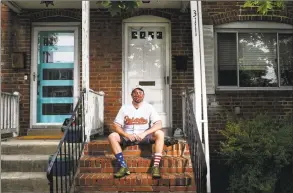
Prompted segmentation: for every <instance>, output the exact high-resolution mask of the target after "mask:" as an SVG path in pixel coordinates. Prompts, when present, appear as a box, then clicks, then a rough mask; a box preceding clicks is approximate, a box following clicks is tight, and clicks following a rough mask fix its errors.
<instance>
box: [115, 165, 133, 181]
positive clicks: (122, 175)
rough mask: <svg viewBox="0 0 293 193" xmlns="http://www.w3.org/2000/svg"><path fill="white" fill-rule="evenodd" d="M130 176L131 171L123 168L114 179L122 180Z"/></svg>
mask: <svg viewBox="0 0 293 193" xmlns="http://www.w3.org/2000/svg"><path fill="white" fill-rule="evenodd" d="M129 174H130V171H129V169H128V168H124V167H121V168H120V170H119V171H118V172H117V173H115V174H114V177H115V178H122V177H124V176H126V175H129Z"/></svg>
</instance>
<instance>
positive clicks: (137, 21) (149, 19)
mask: <svg viewBox="0 0 293 193" xmlns="http://www.w3.org/2000/svg"><path fill="white" fill-rule="evenodd" d="M131 26H133V27H137V26H144V27H163V28H165V32H166V42H165V46H166V50H165V51H166V58H165V61H166V66H165V74H164V76H165V77H167V76H169V84H166V85H165V88H166V99H167V100H168V103H166V104H167V109H166V113H167V119H168V123H166V124H167V125H168V128H172V125H173V124H172V123H173V121H172V90H171V85H172V65H171V61H172V60H171V55H172V54H171V22H170V21H169V20H168V19H165V18H162V17H157V16H150V15H145V16H136V17H132V18H129V19H125V20H123V25H122V34H123V35H122V103H123V104H125V103H126V98H127V97H129V95H130V93H127V86H128V82H127V76H128V74H127V53H128V46H127V42H128V28H129V27H131Z"/></svg>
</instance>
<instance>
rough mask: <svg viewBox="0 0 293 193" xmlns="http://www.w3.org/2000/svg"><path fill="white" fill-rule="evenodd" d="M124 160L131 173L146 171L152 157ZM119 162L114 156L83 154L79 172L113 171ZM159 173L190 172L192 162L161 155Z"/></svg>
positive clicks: (117, 167)
mask: <svg viewBox="0 0 293 193" xmlns="http://www.w3.org/2000/svg"><path fill="white" fill-rule="evenodd" d="M125 161H126V163H127V165H128V167H129V170H130V172H132V173H148V172H150V167H151V164H152V158H151V157H149V158H142V157H137V158H135V159H133V157H125ZM118 169H119V164H118V162H117V161H116V158H115V157H114V156H111V157H93V156H83V157H82V158H81V159H80V173H113V172H116V171H118ZM160 170H161V173H176V172H178V173H182V172H192V164H191V160H190V159H189V158H184V157H168V156H163V157H162V160H161V162H160Z"/></svg>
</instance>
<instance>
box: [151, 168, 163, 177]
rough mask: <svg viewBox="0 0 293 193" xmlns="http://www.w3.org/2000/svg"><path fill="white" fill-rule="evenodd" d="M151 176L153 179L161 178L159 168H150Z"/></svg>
mask: <svg viewBox="0 0 293 193" xmlns="http://www.w3.org/2000/svg"><path fill="white" fill-rule="evenodd" d="M152 176H153V178H160V177H161V174H160V168H159V166H153V167H152Z"/></svg>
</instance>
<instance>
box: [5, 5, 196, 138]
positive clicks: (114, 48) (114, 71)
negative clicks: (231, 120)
mask: <svg viewBox="0 0 293 193" xmlns="http://www.w3.org/2000/svg"><path fill="white" fill-rule="evenodd" d="M6 9H7V8H6ZM6 14H7V15H13V16H14V17H15V18H16V19H13V22H17V25H18V26H19V29H20V30H19V31H17V36H16V37H15V38H14V39H13V38H11V34H10V36H9V37H8V36H7V37H5V38H4V39H5V41H7V42H6V45H4V49H5V52H6V55H5V54H4V55H3V56H4V57H6V60H4V63H5V67H4V68H3V71H2V72H3V73H2V75H3V84H2V85H3V86H2V87H3V91H5V92H13V91H19V92H20V93H21V102H20V103H21V112H20V116H21V131H22V134H25V133H26V130H27V129H28V127H29V115H30V112H29V105H30V104H29V99H30V90H29V85H30V81H29V80H26V81H24V80H23V76H24V75H25V74H27V75H28V76H29V77H30V67H31V61H30V60H31V53H30V49H31V23H32V22H56V20H57V19H58V21H61V22H64V21H73V22H74V21H81V12H80V10H45V11H44V10H42V11H40V10H26V11H24V12H23V13H22V14H21V15H20V16H18V17H16V16H15V15H14V14H13V13H12V12H7V11H6ZM142 14H143V15H155V16H160V17H164V18H167V19H169V20H170V21H171V26H172V29H171V34H172V37H171V38H172V51H171V54H172V56H174V55H187V56H188V58H189V61H188V70H187V71H186V72H180V71H177V70H176V68H175V63H174V61H172V77H173V80H172V82H173V84H172V93H173V96H172V97H173V101H172V102H173V104H172V105H173V126H174V127H180V126H181V122H180V120H181V98H180V93H181V91H182V89H184V88H185V87H186V86H193V70H192V68H193V67H192V41H191V28H190V16H189V14H188V13H185V14H182V13H180V11H179V10H177V9H173V10H172V9H164V10H159V9H157V10H154V9H153V10H152V9H143V10H138V11H137V12H135V13H133V14H132V15H125V16H124V17H111V16H110V14H109V13H108V12H106V11H105V10H101V9H100V10H92V11H91V14H90V17H91V23H90V39H91V40H90V48H91V49H90V87H91V88H92V89H93V90H95V91H104V92H105V93H106V95H105V124H106V125H105V126H106V132H108V131H109V128H110V127H111V124H112V121H113V119H114V117H115V115H116V114H117V112H118V110H119V108H120V106H121V97H122V20H123V19H124V18H128V17H131V16H137V15H142ZM69 17H70V18H71V19H68V18H69ZM10 18H12V16H10ZM7 23H8V25H9V26H10V27H9V29H10V30H11V31H15V30H13V25H12V19H9V20H8V21H7ZM105 37H106V38H105ZM11 39H12V40H11ZM8 40H9V41H8ZM80 43H81V41H80ZM16 50H17V51H23V52H26V65H25V68H24V69H19V70H13V69H11V58H10V54H11V53H12V52H13V51H16ZM80 58H81V57H80ZM80 69H82V68H80ZM80 76H81V75H80Z"/></svg>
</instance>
